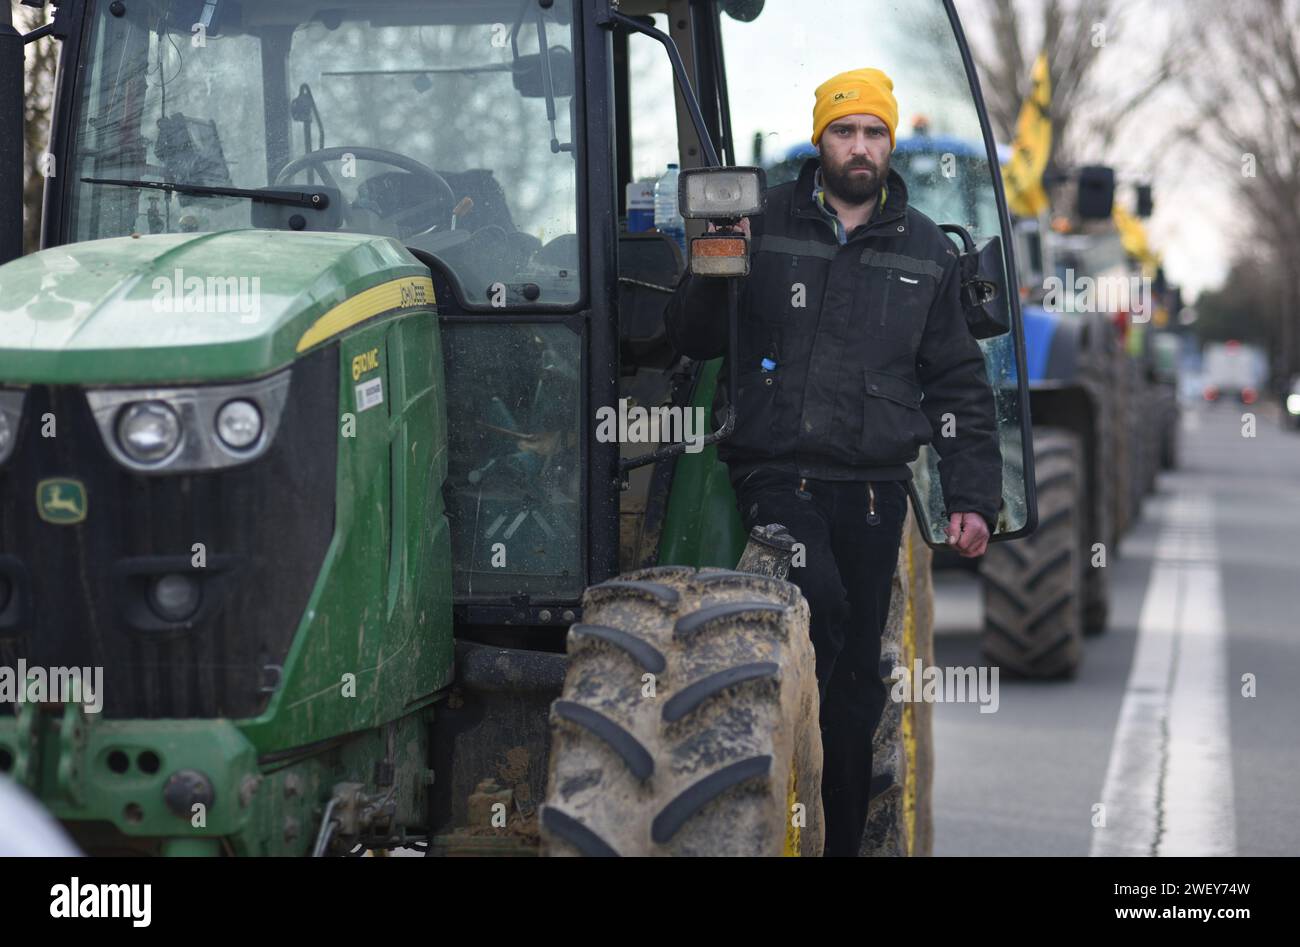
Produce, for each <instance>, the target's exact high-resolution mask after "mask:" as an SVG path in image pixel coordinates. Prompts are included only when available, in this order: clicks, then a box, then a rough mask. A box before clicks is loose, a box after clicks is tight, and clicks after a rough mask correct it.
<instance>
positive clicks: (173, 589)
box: [149, 573, 202, 622]
mask: <svg viewBox="0 0 1300 947" xmlns="http://www.w3.org/2000/svg"><path fill="white" fill-rule="evenodd" d="M201 597H202V591H201V589H200V587H199V580H198V579H196V578H194V577H193V576H188V575H181V574H179V573H172V574H170V575H160V576H158V578H156V579H154V580H153V582H151V583H150V584H149V607H150V608H152V609H153V610H154V614H156V615H157V616H158V617H159V618H161V619H162V620H163V621H169V622H178V621H185V619H187V618H190V617H192V616H193V615H194V613H195V612H197V611H198V610H199V601H200V598H201Z"/></svg>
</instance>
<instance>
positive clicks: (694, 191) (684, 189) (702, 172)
mask: <svg viewBox="0 0 1300 947" xmlns="http://www.w3.org/2000/svg"><path fill="white" fill-rule="evenodd" d="M766 183H767V176H766V174H765V173H764V172H763V169H762V168H692V169H691V170H689V171H683V172H682V173H681V176H680V177H679V178H678V183H677V188H678V192H677V204H678V206H679V207H680V208H681V213H682V216H683V217H687V218H698V217H705V218H710V219H714V220H721V219H727V218H739V217H748V216H750V215H751V214H761V213H762V212H763V188H764V186H765V184H766Z"/></svg>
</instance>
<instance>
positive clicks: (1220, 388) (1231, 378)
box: [1201, 339, 1268, 404]
mask: <svg viewBox="0 0 1300 947" xmlns="http://www.w3.org/2000/svg"><path fill="white" fill-rule="evenodd" d="M1267 374H1268V360H1267V358H1266V357H1265V355H1264V350H1263V349H1261V348H1260V347H1259V346H1257V345H1243V344H1242V343H1241V342H1238V341H1237V340H1235V339H1230V340H1229V341H1227V342H1212V343H1210V344H1209V345H1207V346H1206V347H1205V358H1204V361H1203V362H1202V366H1201V377H1202V388H1201V393H1202V397H1204V398H1205V400H1206V401H1210V402H1214V401H1224V400H1227V399H1229V398H1231V399H1234V400H1236V401H1239V402H1241V403H1242V404H1254V403H1255V402H1257V401H1258V400H1259V395H1260V391H1261V390H1262V389H1263V387H1264V381H1265V378H1266V376H1267Z"/></svg>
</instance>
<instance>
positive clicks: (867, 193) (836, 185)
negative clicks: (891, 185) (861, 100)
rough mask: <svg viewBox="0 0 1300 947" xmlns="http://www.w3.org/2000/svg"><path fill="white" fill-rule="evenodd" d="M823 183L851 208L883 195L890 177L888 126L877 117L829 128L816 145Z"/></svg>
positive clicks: (850, 119) (858, 118)
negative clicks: (881, 191)
mask: <svg viewBox="0 0 1300 947" xmlns="http://www.w3.org/2000/svg"><path fill="white" fill-rule="evenodd" d="M817 150H818V152H819V153H820V154H821V164H822V181H823V182H824V183H825V185H826V188H827V189H828V190H829V191H830V192H831V193H832V194H834V195H835V196H836V197H838V198H839V199H840V200H842V201H844V202H845V203H848V204H865V203H866V202H867V201H871V200H875V199H876V198H877V196H878V195H879V194H880V186H881V184H883V183H884V181H885V177H886V176H887V175H888V174H889V152H890V147H889V126H888V125H886V124H885V123H884V122H882V121H881V120H880V119H878V118H876V116H874V115H845V116H844V117H843V118H837V119H835V121H833V122H831V123H830V124H829V125H827V126H826V129H825V131H823V132H822V136H821V138H820V139H818V141H817Z"/></svg>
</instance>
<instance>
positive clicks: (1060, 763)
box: [934, 405, 1300, 856]
mask: <svg viewBox="0 0 1300 947" xmlns="http://www.w3.org/2000/svg"><path fill="white" fill-rule="evenodd" d="M1244 410H1246V409H1244V408H1242V407H1241V406H1232V405H1216V406H1208V407H1207V406H1200V405H1197V406H1191V407H1188V408H1185V409H1184V418H1183V432H1182V434H1183V437H1182V448H1181V458H1180V465H1179V467H1178V469H1177V470H1175V471H1172V472H1165V473H1161V474H1160V479H1159V484H1158V488H1157V490H1156V492H1155V493H1153V494H1150V495H1148V496H1147V498H1146V501H1145V503H1144V505H1143V511H1142V516H1141V519H1140V521H1139V522H1138V523H1137V524H1136V525H1135V526H1134V528H1133V529H1131V530H1130V532H1129V533H1128V535H1127V536H1125V537H1124V539H1123V540H1122V542H1121V545H1120V549H1119V555H1118V557H1116V556H1114V554H1113V551H1112V555H1111V559H1110V562H1109V563H1108V565H1107V568H1108V569H1110V570H1111V575H1110V581H1111V589H1112V602H1111V620H1110V627H1109V628H1108V629H1107V630H1106V632H1105V633H1104V634H1102V635H1099V636H1096V637H1092V638H1089V639H1088V640H1087V643H1086V653H1085V657H1084V661H1083V665H1082V667H1081V669H1080V671H1079V674H1078V676H1077V677H1076V678H1075V679H1073V680H1070V681H1066V682H1056V683H1036V682H1021V681H1013V680H1009V679H1000V681H999V683H1000V693H999V703H998V709H997V711H996V712H995V713H984V714H982V713H980V712H979V707H978V706H977V705H976V704H972V703H939V704H937V705H936V708H935V711H936V712H935V744H936V750H935V754H936V763H935V784H934V830H935V831H934V838H935V843H934V854H935V855H1032V854H1042V855H1089V854H1094V855H1109V854H1117V855H1160V856H1166V855H1183V854H1189V855H1190V854H1206V855H1232V854H1239V855H1296V854H1300V687H1297V681H1300V554H1298V553H1297V549H1296V547H1297V540H1300V434H1297V433H1291V432H1287V431H1283V430H1282V429H1281V427H1280V426H1279V423H1278V420H1277V412H1276V409H1273V408H1271V406H1270V407H1263V408H1257V424H1256V428H1255V436H1254V437H1245V436H1243V434H1242V420H1241V415H1242V412H1243V411H1244ZM935 586H936V602H935V605H936V622H937V625H936V648H935V651H936V661H937V663H938V664H939V665H940V666H950V665H956V666H961V667H968V666H975V667H978V666H979V665H981V664H984V663H985V662H984V661H983V658H982V657H981V655H980V652H979V639H978V628H979V625H980V621H981V615H980V597H979V589H978V586H977V585H976V583H975V580H974V578H973V577H969V576H967V575H965V574H959V573H958V574H954V573H944V574H939V575H936V582H935ZM1246 675H1253V683H1254V686H1255V693H1254V696H1245V695H1244V694H1243V689H1244V687H1245V686H1246V684H1245V683H1244V682H1243V679H1244V676H1246ZM1248 680H1249V679H1248ZM1099 806H1100V807H1104V808H1098V807H1099ZM1102 816H1104V819H1105V824H1104V825H1094V823H1095V822H1098V821H1099V819H1100V818H1101V817H1102Z"/></svg>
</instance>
